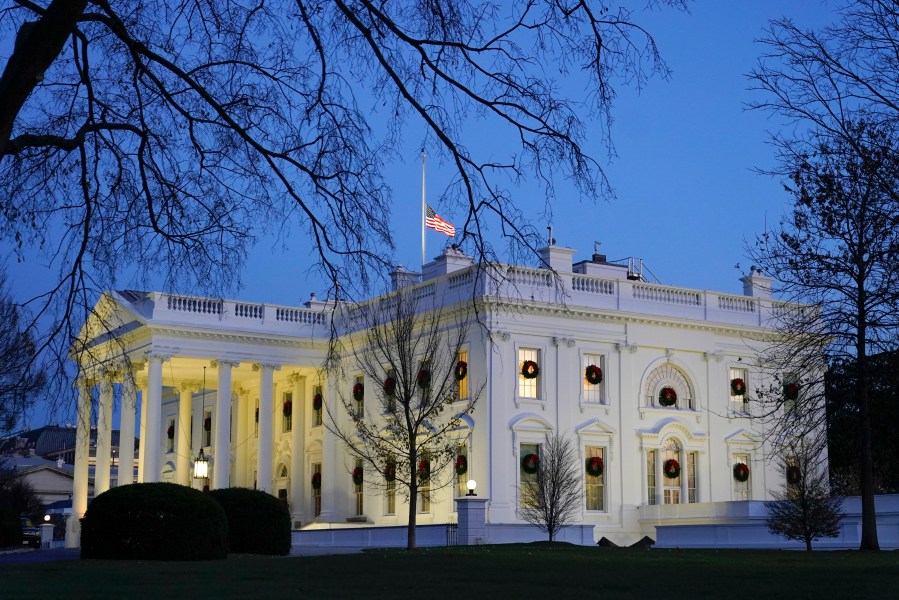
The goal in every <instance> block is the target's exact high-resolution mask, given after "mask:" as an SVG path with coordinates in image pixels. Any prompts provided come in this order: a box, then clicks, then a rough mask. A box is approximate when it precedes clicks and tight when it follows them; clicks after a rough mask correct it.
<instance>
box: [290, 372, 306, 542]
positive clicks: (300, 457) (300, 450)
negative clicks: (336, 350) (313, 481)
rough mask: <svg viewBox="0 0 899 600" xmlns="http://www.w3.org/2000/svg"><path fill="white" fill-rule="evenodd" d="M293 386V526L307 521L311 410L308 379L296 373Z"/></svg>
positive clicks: (291, 465) (293, 376) (291, 485)
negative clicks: (308, 442) (306, 490)
mask: <svg viewBox="0 0 899 600" xmlns="http://www.w3.org/2000/svg"><path fill="white" fill-rule="evenodd" d="M290 381H291V383H292V384H293V423H292V425H293V430H292V431H291V434H290V520H291V525H293V523H294V522H297V521H299V522H300V523H302V522H303V521H305V518H304V517H305V513H306V510H305V508H306V503H305V502H304V501H303V499H304V498H305V497H306V496H305V486H304V485H303V484H304V483H305V482H306V475H305V472H304V469H303V465H304V464H305V463H306V461H305V460H304V457H305V450H306V423H307V418H306V416H307V414H308V412H307V411H310V410H311V407H310V406H309V403H308V402H306V378H305V377H300V376H299V375H298V374H296V373H294V374H293V375H292V376H291V378H290Z"/></svg>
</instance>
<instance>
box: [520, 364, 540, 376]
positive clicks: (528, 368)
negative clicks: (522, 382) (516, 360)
mask: <svg viewBox="0 0 899 600" xmlns="http://www.w3.org/2000/svg"><path fill="white" fill-rule="evenodd" d="M539 374H540V367H538V366H537V363H536V362H534V361H532V360H526V361H524V363H522V365H521V376H522V377H524V378H525V379H534V378H535V377H537V375H539Z"/></svg>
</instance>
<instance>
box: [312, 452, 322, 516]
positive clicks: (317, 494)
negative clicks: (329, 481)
mask: <svg viewBox="0 0 899 600" xmlns="http://www.w3.org/2000/svg"><path fill="white" fill-rule="evenodd" d="M321 473H322V464H321V463H312V476H313V478H314V477H315V474H318V476H319V486H318V487H315V486H314V485H313V486H312V515H313V516H315V517H317V516H319V515H320V514H322V487H321Z"/></svg>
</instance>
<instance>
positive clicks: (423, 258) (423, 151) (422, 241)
mask: <svg viewBox="0 0 899 600" xmlns="http://www.w3.org/2000/svg"><path fill="white" fill-rule="evenodd" d="M424 267H425V149H424V148H422V149H421V268H422V269H424Z"/></svg>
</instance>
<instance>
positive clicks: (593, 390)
mask: <svg viewBox="0 0 899 600" xmlns="http://www.w3.org/2000/svg"><path fill="white" fill-rule="evenodd" d="M591 365H594V366H596V367H599V370H600V373H602V381H600V383H590V382H589V381H588V380H587V367H589V366H591ZM605 376H606V368H605V360H604V357H603V356H602V355H600V354H584V360H583V364H582V365H581V378H582V379H583V385H582V387H583V394H584V395H583V398H584V402H588V403H590V404H603V403H604V402H605V398H604V397H603V396H604V394H603V391H604V390H605Z"/></svg>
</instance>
